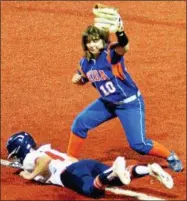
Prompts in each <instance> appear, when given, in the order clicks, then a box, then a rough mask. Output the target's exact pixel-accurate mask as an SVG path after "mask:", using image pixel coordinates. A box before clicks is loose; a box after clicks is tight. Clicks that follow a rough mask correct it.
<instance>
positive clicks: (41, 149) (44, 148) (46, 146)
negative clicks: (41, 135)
mask: <svg viewBox="0 0 187 201" xmlns="http://www.w3.org/2000/svg"><path fill="white" fill-rule="evenodd" d="M49 150H51V144H43V145H41V146H40V147H39V148H38V149H37V150H36V151H38V152H45V151H49Z"/></svg>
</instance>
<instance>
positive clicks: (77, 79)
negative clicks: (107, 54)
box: [72, 73, 82, 84]
mask: <svg viewBox="0 0 187 201" xmlns="http://www.w3.org/2000/svg"><path fill="white" fill-rule="evenodd" d="M81 81H82V75H79V74H78V73H76V74H75V75H74V76H73V78H72V82H73V83H74V84H80V83H81Z"/></svg>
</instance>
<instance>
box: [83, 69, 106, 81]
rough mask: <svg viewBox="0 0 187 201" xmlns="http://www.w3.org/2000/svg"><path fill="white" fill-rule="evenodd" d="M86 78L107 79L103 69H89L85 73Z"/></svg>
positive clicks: (91, 79) (90, 79)
mask: <svg viewBox="0 0 187 201" xmlns="http://www.w3.org/2000/svg"><path fill="white" fill-rule="evenodd" d="M86 76H87V78H88V79H89V81H90V82H98V81H102V80H109V78H108V77H107V75H106V74H105V72H104V71H103V70H90V71H88V72H87V73H86Z"/></svg>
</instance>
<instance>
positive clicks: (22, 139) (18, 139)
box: [6, 131, 36, 163]
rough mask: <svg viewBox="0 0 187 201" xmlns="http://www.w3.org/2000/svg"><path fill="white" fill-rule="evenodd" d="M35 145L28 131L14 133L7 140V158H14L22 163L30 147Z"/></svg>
mask: <svg viewBox="0 0 187 201" xmlns="http://www.w3.org/2000/svg"><path fill="white" fill-rule="evenodd" d="M35 147H36V143H35V141H34V139H33V138H32V136H31V135H30V134H29V133H26V132H24V131H23V132H18V133H15V134H13V135H12V136H11V137H10V138H9V139H8V141H7V145H6V148H7V151H8V159H10V158H11V159H16V160H19V161H20V162H21V163H23V160H24V158H25V157H26V155H27V154H28V153H29V152H30V149H31V148H35Z"/></svg>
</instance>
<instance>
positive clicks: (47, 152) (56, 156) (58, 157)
mask: <svg viewBox="0 0 187 201" xmlns="http://www.w3.org/2000/svg"><path fill="white" fill-rule="evenodd" d="M45 154H47V155H48V156H50V157H51V158H52V159H55V160H56V159H59V160H61V161H64V160H65V159H64V158H63V157H61V156H59V155H57V154H54V153H52V152H50V151H46V152H45Z"/></svg>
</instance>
